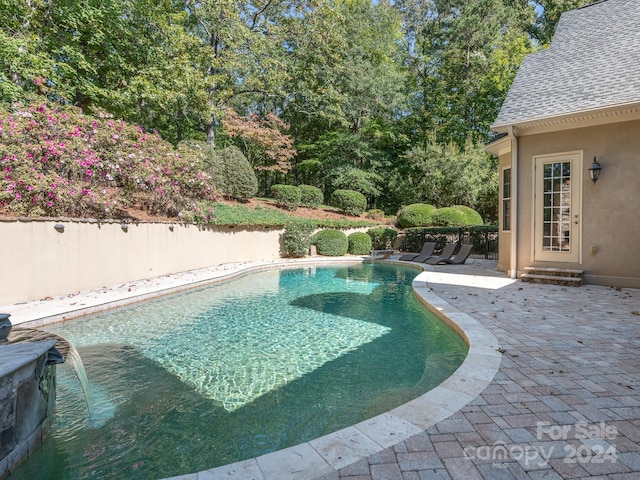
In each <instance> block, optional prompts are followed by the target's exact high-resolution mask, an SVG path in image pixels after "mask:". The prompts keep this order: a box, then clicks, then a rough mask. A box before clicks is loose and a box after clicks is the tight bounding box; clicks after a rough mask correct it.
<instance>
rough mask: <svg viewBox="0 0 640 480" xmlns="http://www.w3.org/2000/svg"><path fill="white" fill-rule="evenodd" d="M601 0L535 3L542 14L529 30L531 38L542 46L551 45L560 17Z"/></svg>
mask: <svg viewBox="0 0 640 480" xmlns="http://www.w3.org/2000/svg"><path fill="white" fill-rule="evenodd" d="M596 1H600V0H538V1H535V2H533V3H535V4H536V5H537V7H538V10H539V11H540V12H541V13H540V14H539V15H538V16H537V18H536V21H535V23H534V25H533V26H532V27H531V28H530V29H529V31H530V33H531V36H532V37H533V38H534V39H535V40H537V42H538V43H539V44H540V45H545V46H546V45H549V44H550V43H551V39H552V38H553V34H554V33H555V31H556V25H557V24H558V21H559V20H560V15H561V14H562V13H563V12H566V11H567V10H573V9H575V8H579V7H583V6H585V5H589V4H591V3H594V2H596Z"/></svg>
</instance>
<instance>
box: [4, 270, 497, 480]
mask: <svg viewBox="0 0 640 480" xmlns="http://www.w3.org/2000/svg"><path fill="white" fill-rule="evenodd" d="M366 259H368V257H348V258H341V259H336V258H319V257H315V258H307V259H304V260H297V261H296V260H294V261H291V260H288V261H272V262H256V263H251V264H231V265H225V266H219V267H212V268H209V269H200V270H194V271H190V272H184V273H181V274H176V275H166V276H163V277H158V278H155V279H148V280H142V281H138V282H130V283H127V284H123V285H120V286H117V287H110V288H106V287H105V288H102V289H96V290H92V291H90V292H82V293H78V294H73V295H68V296H60V297H56V298H52V299H47V300H42V301H39V302H29V303H26V304H21V305H14V306H5V307H0V311H3V312H5V311H6V312H7V313H11V314H12V315H15V316H16V317H17V318H15V319H14V318H12V319H11V321H12V323H13V324H14V325H23V326H29V327H38V326H44V325H46V324H50V323H55V322H59V321H65V320H70V319H72V318H78V317H81V316H84V315H89V314H92V313H96V312H99V311H104V310H108V309H111V308H116V307H120V306H124V305H127V304H131V303H134V302H138V301H142V300H147V299H150V298H154V297H158V296H161V295H166V294H170V293H175V292H178V291H182V290H186V289H192V288H197V287H201V286H205V285H208V284H211V283H214V282H217V281H223V280H228V279H231V278H234V277H236V276H239V275H244V274H247V273H251V272H254V271H257V270H263V269H271V268H282V267H297V266H301V265H322V264H330V263H336V262H339V263H343V262H362V261H363V260H366ZM387 261H389V260H387ZM391 261H393V260H391ZM398 263H402V264H404V265H407V266H413V267H416V268H420V267H422V266H420V265H417V264H414V263H408V262H398ZM422 268H423V270H424V268H426V267H422ZM428 276H429V272H428V271H423V272H421V273H419V274H418V275H417V276H416V278H415V279H414V280H413V289H414V293H415V295H416V296H417V298H418V299H420V300H421V301H422V303H424V305H425V306H426V307H427V308H429V309H430V310H431V311H432V312H433V313H434V314H436V315H437V316H438V317H439V318H440V319H442V320H443V321H444V322H445V323H447V324H448V325H449V326H451V327H452V328H453V329H454V330H455V331H456V332H457V333H458V334H459V335H460V336H461V337H462V338H463V339H464V340H465V341H466V343H467V344H468V345H469V351H468V354H467V356H466V358H465V360H464V362H463V363H462V365H460V367H459V368H458V369H457V370H456V371H455V372H454V374H453V375H452V376H450V377H449V378H448V379H447V380H445V381H444V382H443V383H441V384H440V385H439V386H438V387H436V388H434V389H432V390H429V391H428V392H427V393H425V394H424V395H421V396H420V397H418V398H416V399H414V400H411V401H409V402H407V403H405V404H403V405H400V406H399V407H396V408H394V409H392V410H390V411H388V412H386V413H383V414H380V415H377V416H375V417H373V418H370V419H368V420H364V421H362V422H360V423H357V424H355V425H352V426H349V427H346V428H343V429H341V430H338V431H336V432H333V433H330V434H328V435H324V436H322V437H319V438H316V439H313V440H310V441H308V442H304V443H301V444H298V445H294V446H292V447H289V448H285V449H283V450H278V451H275V452H272V453H268V454H265V455H261V456H259V457H255V458H251V459H248V460H244V461H240V462H236V463H232V464H228V465H222V466H220V467H215V468H212V469H210V470H204V471H201V472H196V473H188V474H185V475H178V476H175V477H171V479H172V480H177V479H185V480H213V479H220V478H233V479H239V480H249V479H253V480H286V479H296V480H312V479H315V478H318V477H322V476H326V475H328V474H331V473H333V472H337V471H338V470H339V469H341V468H344V467H346V466H348V465H351V464H353V463H355V462H357V461H359V460H360V459H362V458H364V457H367V456H368V455H371V454H374V453H377V452H380V451H382V450H384V449H386V448H388V447H391V446H393V445H395V444H397V443H398V442H402V441H404V440H407V439H408V438H410V437H412V436H414V435H417V434H420V433H422V432H423V431H425V430H427V429H428V428H430V427H432V426H433V425H435V424H436V423H438V422H440V421H442V420H444V419H446V418H448V417H449V416H451V415H453V414H454V413H456V412H457V411H458V410H460V409H461V408H463V407H464V406H465V405H467V404H468V403H469V402H471V401H472V400H474V399H475V398H476V397H477V396H478V395H479V394H480V393H481V392H482V391H483V390H484V389H485V388H486V387H487V386H488V385H489V384H490V383H491V381H492V380H493V378H494V376H495V375H496V373H497V372H498V369H499V367H500V362H501V360H502V354H501V353H500V352H499V351H498V350H499V348H500V344H499V342H498V339H497V338H496V337H495V336H494V335H493V334H492V333H491V332H490V331H489V330H488V329H487V328H485V327H483V326H482V325H481V324H480V323H479V322H477V321H476V320H474V319H473V318H471V317H470V316H469V315H467V314H466V313H463V312H461V311H460V310H458V309H457V308H455V307H454V306H453V305H451V304H450V303H448V302H447V301H445V300H443V299H442V298H440V297H439V296H438V295H436V294H435V293H433V292H432V291H431V289H429V288H428V286H427V279H428Z"/></svg>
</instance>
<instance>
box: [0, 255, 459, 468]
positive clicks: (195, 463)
mask: <svg viewBox="0 0 640 480" xmlns="http://www.w3.org/2000/svg"><path fill="white" fill-rule="evenodd" d="M416 274H417V271H416V270H415V269H411V268H407V267H402V266H395V265H385V264H376V265H368V264H363V265H355V266H341V267H335V268H327V267H322V268H321V267H308V268H299V269H288V270H280V271H266V272H260V273H254V274H250V275H246V276H244V277H241V278H238V279H235V280H232V281H229V282H225V283H220V284H216V285H213V286H211V287H207V288H204V289H199V290H195V291H189V292H186V293H182V294H178V295H172V296H170V297H164V298H161V299H158V300H154V301H149V302H145V303H141V304H137V305H134V306H131V307H126V308H122V309H118V310H114V311H111V312H108V313H104V314H100V315H96V316H92V317H87V318H85V319H81V320H75V321H73V322H68V323H65V324H59V325H55V326H51V327H48V328H47V330H48V331H50V332H53V333H55V334H57V335H61V336H63V337H65V338H66V339H67V340H69V341H71V342H72V343H73V344H74V345H75V346H76V348H77V350H78V351H79V353H80V355H81V356H82V359H83V362H84V365H85V368H86V371H87V376H88V379H89V383H90V385H89V386H90V390H91V395H92V401H93V404H92V407H91V414H90V415H89V413H88V410H87V407H86V405H85V404H84V400H83V397H82V393H81V390H80V387H79V385H78V383H77V381H76V380H75V378H74V377H73V374H72V372H71V370H70V369H69V368H60V369H59V370H58V372H59V382H58V404H57V412H56V419H55V422H54V426H53V428H52V430H51V433H50V434H49V435H48V436H47V437H46V439H45V441H44V443H43V445H42V446H41V447H39V448H38V449H37V450H36V451H35V452H34V453H33V454H32V455H31V456H30V457H29V459H28V460H27V461H26V462H25V463H24V464H23V465H21V467H20V468H19V469H18V470H17V471H16V472H15V473H14V474H13V475H12V476H11V477H9V478H12V479H18V478H25V479H26V478H29V479H32V478H56V479H77V478H145V479H149V478H162V477H169V476H174V475H178V474H182V473H190V472H196V471H199V470H204V469H208V468H212V467H214V466H218V465H223V464H226V463H230V462H234V461H238V460H242V459H246V458H250V457H254V456H257V455H261V454H264V453H268V452H271V451H274V450H279V449H281V448H285V447H288V446H291V445H295V444H298V443H301V442H304V441H307V440H310V439H312V438H315V437H319V436H321V435H324V434H326V433H329V432H332V431H335V430H338V429H340V428H343V427H346V426H348V425H351V424H354V423H357V422H359V421H361V420H363V419H365V418H369V417H372V416H374V415H377V414H379V413H382V412H385V411H387V410H389V409H391V408H393V407H395V406H397V405H400V404H402V403H404V402H406V401H408V400H411V399H412V398H415V397H417V396H418V395H420V394H422V393H424V392H425V391H427V390H429V389H431V388H433V387H435V386H436V385H438V384H439V383H441V382H442V381H443V380H444V379H446V378H447V377H448V376H449V375H451V374H452V373H453V372H454V371H455V369H456V368H457V367H458V366H459V365H460V364H461V363H462V361H463V359H464V357H465V355H466V352H467V346H466V344H465V343H464V342H463V341H462V340H461V339H460V337H459V336H458V335H456V334H455V333H454V332H453V331H452V330H451V329H450V328H448V327H447V326H446V325H444V324H443V323H442V322H441V321H440V320H438V319H437V318H435V317H434V316H433V315H432V314H430V313H429V312H428V311H427V309H426V308H424V306H423V305H421V304H420V302H419V301H418V300H417V299H416V298H415V297H414V294H413V292H412V288H411V281H412V279H413V278H414V277H415V276H416Z"/></svg>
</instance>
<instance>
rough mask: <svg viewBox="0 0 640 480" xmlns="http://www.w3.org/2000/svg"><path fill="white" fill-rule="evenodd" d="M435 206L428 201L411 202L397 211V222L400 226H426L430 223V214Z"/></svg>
mask: <svg viewBox="0 0 640 480" xmlns="http://www.w3.org/2000/svg"><path fill="white" fill-rule="evenodd" d="M435 210H436V207H434V206H433V205H429V204H428V203H413V204H411V205H407V206H406V207H403V208H401V209H400V211H399V212H398V223H399V224H400V226H401V227H402V228H412V227H426V226H427V225H431V221H432V220H431V214H432V213H433V212H434V211H435Z"/></svg>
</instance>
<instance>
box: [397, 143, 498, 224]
mask: <svg viewBox="0 0 640 480" xmlns="http://www.w3.org/2000/svg"><path fill="white" fill-rule="evenodd" d="M390 186H391V189H393V190H394V191H395V192H396V197H397V198H398V199H400V200H401V201H402V203H404V204H411V203H416V201H417V202H422V203H429V204H433V205H471V206H473V207H475V208H474V209H475V210H477V211H478V212H479V213H480V215H481V216H482V217H483V218H485V219H487V220H488V221H494V220H496V219H497V209H496V206H497V205H498V163H497V159H496V158H495V157H491V156H490V155H488V154H487V153H485V152H484V151H483V147H482V145H480V144H474V143H472V142H470V141H468V142H467V143H466V144H465V148H464V150H461V149H460V148H458V147H457V146H456V145H455V144H453V143H449V144H447V145H442V144H439V143H437V142H436V141H435V139H434V138H433V137H432V138H431V139H430V140H429V143H428V144H427V146H426V147H424V148H423V147H417V148H414V149H413V150H411V151H410V152H408V153H407V154H406V155H405V156H404V157H403V161H402V162H401V163H399V164H398V166H397V170H396V172H395V173H394V177H393V179H392V180H391V185H390Z"/></svg>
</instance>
